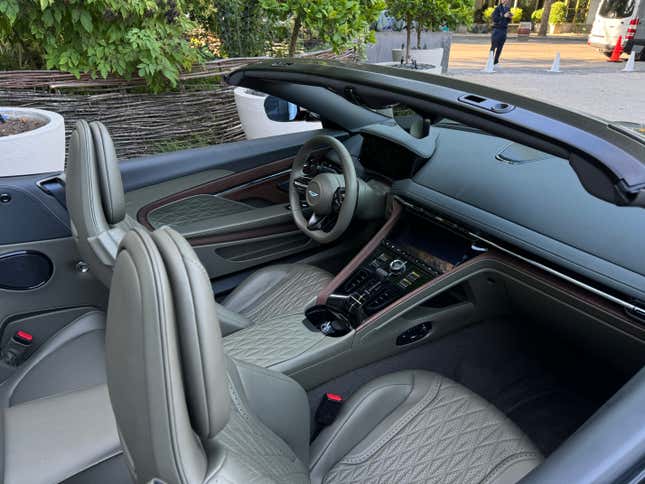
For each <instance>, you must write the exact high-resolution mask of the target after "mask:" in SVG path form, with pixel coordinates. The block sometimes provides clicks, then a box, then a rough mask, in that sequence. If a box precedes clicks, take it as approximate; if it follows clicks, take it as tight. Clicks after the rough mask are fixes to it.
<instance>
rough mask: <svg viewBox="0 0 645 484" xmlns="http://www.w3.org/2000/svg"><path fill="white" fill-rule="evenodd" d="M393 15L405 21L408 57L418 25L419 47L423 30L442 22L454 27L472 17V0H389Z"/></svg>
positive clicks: (437, 25) (430, 28)
mask: <svg viewBox="0 0 645 484" xmlns="http://www.w3.org/2000/svg"><path fill="white" fill-rule="evenodd" d="M387 8H388V11H389V13H390V15H391V16H392V17H394V18H395V19H397V20H400V21H403V22H405V29H406V32H407V43H406V54H405V56H406V58H408V57H409V56H410V32H411V30H412V28H413V26H415V25H416V32H417V48H421V45H420V44H421V32H422V31H423V30H433V29H435V28H437V27H439V26H440V25H442V24H445V25H447V26H448V27H449V28H451V29H454V28H455V27H457V25H459V24H462V23H466V22H468V21H469V20H470V19H471V17H472V12H473V2H472V0H387Z"/></svg>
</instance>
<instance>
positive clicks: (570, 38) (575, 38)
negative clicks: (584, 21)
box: [452, 33, 589, 44]
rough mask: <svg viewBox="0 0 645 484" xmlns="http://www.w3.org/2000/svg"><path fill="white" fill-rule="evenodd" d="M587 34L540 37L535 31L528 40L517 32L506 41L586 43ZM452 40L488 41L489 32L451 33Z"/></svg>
mask: <svg viewBox="0 0 645 484" xmlns="http://www.w3.org/2000/svg"><path fill="white" fill-rule="evenodd" d="M588 36H589V34H573V33H569V34H556V35H547V36H546V37H540V36H538V35H537V34H535V33H531V35H530V36H529V38H528V40H517V34H508V39H507V42H522V43H525V42H546V43H549V42H557V43H569V42H571V43H577V42H582V43H585V44H586V43H587V37H588ZM452 42H453V43H455V42H458V43H462V42H463V43H482V42H484V43H490V33H487V34H471V33H466V34H459V33H453V34H452Z"/></svg>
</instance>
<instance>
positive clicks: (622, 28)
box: [587, 0, 645, 58]
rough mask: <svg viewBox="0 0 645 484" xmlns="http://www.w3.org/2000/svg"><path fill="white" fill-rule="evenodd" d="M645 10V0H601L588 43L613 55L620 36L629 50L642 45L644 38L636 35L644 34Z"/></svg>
mask: <svg viewBox="0 0 645 484" xmlns="http://www.w3.org/2000/svg"><path fill="white" fill-rule="evenodd" d="M644 10H645V0H601V1H600V4H599V5H598V10H597V11H596V18H595V20H594V22H593V28H592V29H591V33H590V34H589V39H588V42H587V43H588V44H589V45H591V46H592V47H595V48H597V49H598V50H599V51H601V52H603V53H604V54H606V55H611V53H612V51H613V50H614V47H615V46H616V42H617V41H618V37H619V36H620V37H622V42H623V47H624V48H626V49H627V50H631V48H632V47H633V46H634V45H636V46H642V41H643V39H639V40H637V39H636V37H642V35H643V34H642V31H643V23H645V12H644ZM639 23H640V24H641V25H640V26H639ZM639 27H640V28H639ZM637 31H638V33H637ZM638 50H640V47H639V49H638ZM627 53H629V52H627ZM640 56H641V58H642V54H640Z"/></svg>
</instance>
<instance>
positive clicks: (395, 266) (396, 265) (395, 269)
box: [390, 259, 406, 274]
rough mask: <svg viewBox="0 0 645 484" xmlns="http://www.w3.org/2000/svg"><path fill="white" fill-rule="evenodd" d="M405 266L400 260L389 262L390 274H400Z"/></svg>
mask: <svg viewBox="0 0 645 484" xmlns="http://www.w3.org/2000/svg"><path fill="white" fill-rule="evenodd" d="M405 266H406V264H405V261H402V260H401V259H394V260H393V261H392V262H390V272H391V273H392V274H401V273H402V272H404V271H405Z"/></svg>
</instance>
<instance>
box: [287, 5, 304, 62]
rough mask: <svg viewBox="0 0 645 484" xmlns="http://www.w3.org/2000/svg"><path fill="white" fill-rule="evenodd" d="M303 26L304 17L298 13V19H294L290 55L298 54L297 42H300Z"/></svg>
mask: <svg viewBox="0 0 645 484" xmlns="http://www.w3.org/2000/svg"><path fill="white" fill-rule="evenodd" d="M301 26H302V18H301V17H300V15H296V19H295V20H294V21H293V30H292V31H291V39H290V40H289V57H293V56H294V55H295V54H296V44H297V43H298V34H299V33H300V27H301Z"/></svg>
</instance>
